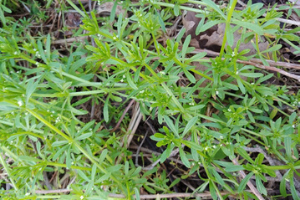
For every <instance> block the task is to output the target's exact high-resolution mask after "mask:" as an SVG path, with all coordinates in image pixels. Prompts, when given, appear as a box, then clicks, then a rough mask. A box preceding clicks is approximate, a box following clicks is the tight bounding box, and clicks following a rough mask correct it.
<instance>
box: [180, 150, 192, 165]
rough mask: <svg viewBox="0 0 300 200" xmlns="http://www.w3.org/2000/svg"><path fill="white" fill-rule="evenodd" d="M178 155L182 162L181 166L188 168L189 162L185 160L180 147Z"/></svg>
mask: <svg viewBox="0 0 300 200" xmlns="http://www.w3.org/2000/svg"><path fill="white" fill-rule="evenodd" d="M179 155H180V158H181V161H182V162H183V164H184V165H185V166H186V167H187V168H190V167H191V164H190V162H189V160H188V159H187V157H186V154H185V153H184V151H183V149H182V148H181V147H179Z"/></svg>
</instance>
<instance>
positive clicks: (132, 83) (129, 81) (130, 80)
mask: <svg viewBox="0 0 300 200" xmlns="http://www.w3.org/2000/svg"><path fill="white" fill-rule="evenodd" d="M126 79H127V82H128V84H129V86H130V87H131V88H132V89H134V90H137V89H138V88H137V86H136V85H135V84H134V82H133V79H132V77H131V74H130V73H129V71H127V73H126Z"/></svg>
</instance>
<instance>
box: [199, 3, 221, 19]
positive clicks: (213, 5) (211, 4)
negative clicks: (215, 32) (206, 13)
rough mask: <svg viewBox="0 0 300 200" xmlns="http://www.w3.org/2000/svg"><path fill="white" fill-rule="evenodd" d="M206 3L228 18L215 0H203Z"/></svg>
mask: <svg viewBox="0 0 300 200" xmlns="http://www.w3.org/2000/svg"><path fill="white" fill-rule="evenodd" d="M202 1H203V2H204V3H206V4H207V6H209V7H211V8H212V9H214V10H215V11H217V12H218V13H219V14H220V15H221V17H222V18H223V19H226V16H225V15H224V13H223V12H222V11H221V9H220V8H219V6H217V5H216V4H215V3H214V2H213V1H211V0H202Z"/></svg>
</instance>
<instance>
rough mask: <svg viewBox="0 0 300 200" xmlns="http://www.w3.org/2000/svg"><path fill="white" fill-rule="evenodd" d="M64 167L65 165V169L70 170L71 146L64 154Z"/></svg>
mask: <svg viewBox="0 0 300 200" xmlns="http://www.w3.org/2000/svg"><path fill="white" fill-rule="evenodd" d="M66 153H67V155H66V165H67V169H71V166H72V159H71V145H70V146H69V148H68V151H67V152H66Z"/></svg>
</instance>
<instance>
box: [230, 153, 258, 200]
mask: <svg viewBox="0 0 300 200" xmlns="http://www.w3.org/2000/svg"><path fill="white" fill-rule="evenodd" d="M232 162H233V164H235V165H240V164H239V162H238V161H237V160H236V158H235V159H233V160H232ZM239 174H240V175H241V177H242V179H244V178H245V177H246V174H245V172H244V171H242V170H240V171H239ZM247 185H248V187H249V188H250V190H251V192H252V193H253V194H255V195H256V197H257V198H258V199H259V200H264V198H263V197H262V196H261V194H260V193H259V192H258V190H257V189H256V187H254V185H253V184H252V183H251V181H250V180H249V181H248V183H247Z"/></svg>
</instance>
